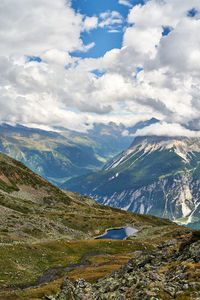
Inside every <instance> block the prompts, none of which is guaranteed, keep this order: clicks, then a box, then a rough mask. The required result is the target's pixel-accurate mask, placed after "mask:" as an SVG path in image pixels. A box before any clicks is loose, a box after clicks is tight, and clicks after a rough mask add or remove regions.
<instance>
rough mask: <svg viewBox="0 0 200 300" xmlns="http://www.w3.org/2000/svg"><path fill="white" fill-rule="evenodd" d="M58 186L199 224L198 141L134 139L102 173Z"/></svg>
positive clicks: (199, 155) (154, 213)
mask: <svg viewBox="0 0 200 300" xmlns="http://www.w3.org/2000/svg"><path fill="white" fill-rule="evenodd" d="M63 188H67V189H69V190H72V191H77V192H80V193H82V194H86V195H90V196H92V197H93V198H94V199H96V200H97V201H98V202H100V203H103V204H107V205H110V206H113V207H119V208H122V209H124V210H129V211H133V212H138V213H147V214H153V215H156V216H160V217H165V218H169V219H171V220H173V221H176V222H179V223H181V224H185V225H188V226H191V227H196V228H200V139H199V138H186V137H174V138H172V137H157V136H149V137H137V138H136V139H135V140H134V142H133V143H132V145H131V146H130V147H129V148H128V149H127V150H126V151H124V152H122V153H121V154H120V155H118V156H117V157H115V158H114V159H113V160H112V161H110V162H109V163H108V164H107V165H106V166H105V168H104V169H103V170H102V171H99V172H96V173H92V174H89V175H87V176H84V177H79V178H76V179H71V180H70V181H68V182H67V183H65V184H63Z"/></svg>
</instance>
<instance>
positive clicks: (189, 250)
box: [47, 233, 200, 300]
mask: <svg viewBox="0 0 200 300" xmlns="http://www.w3.org/2000/svg"><path fill="white" fill-rule="evenodd" d="M180 297H181V298H180ZM182 297H184V298H182ZM187 297H188V298H187ZM47 299H54V300H73V299H74V300H78V299H80V300H86V299H87V300H96V299H97V300H98V299H99V300H106V299H109V300H111V299H113V300H125V299H138V300H141V299H144V300H145V299H150V300H162V299H163V300H165V299H200V234H199V233H194V234H193V235H192V236H186V237H184V238H183V237H177V238H175V239H173V240H170V241H166V242H162V243H161V244H160V245H159V246H158V248H157V249H156V250H154V251H152V252H144V253H142V254H140V255H139V256H138V257H136V258H134V259H131V260H130V261H129V262H128V263H127V264H126V265H124V266H122V267H121V268H120V269H119V270H116V271H113V272H112V273H111V274H110V275H108V276H106V277H104V278H102V279H100V280H98V281H97V282H96V283H94V284H90V283H88V282H86V281H85V280H84V279H79V280H77V281H76V282H75V283H74V284H73V283H72V282H71V281H70V280H69V279H67V278H66V279H65V281H64V282H63V284H62V286H61V292H60V293H58V294H57V295H56V296H55V298H47Z"/></svg>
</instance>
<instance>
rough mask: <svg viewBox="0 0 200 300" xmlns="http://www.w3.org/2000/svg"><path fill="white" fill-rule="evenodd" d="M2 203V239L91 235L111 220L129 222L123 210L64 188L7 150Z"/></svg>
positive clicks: (0, 178) (0, 161)
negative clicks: (27, 165)
mask: <svg viewBox="0 0 200 300" xmlns="http://www.w3.org/2000/svg"><path fill="white" fill-rule="evenodd" d="M0 207H1V209H0V220H1V221H0V241H1V242H2V243H9V242H14V241H15V242H22V241H37V240H42V239H45V240H51V239H54V238H59V237H65V238H68V239H72V238H78V239H81V238H88V237H89V236H92V235H95V234H98V233H99V232H103V231H104V230H105V228H108V227H110V226H112V225H111V224H113V225H114V226H115V225H116V226H118V225H119V224H120V223H121V224H122V223H126V218H125V215H124V214H123V213H122V212H120V211H119V210H113V209H110V208H108V207H104V206H102V205H100V204H98V203H96V202H95V201H94V200H92V199H90V198H87V197H82V196H81V195H78V194H75V193H70V192H64V191H62V190H60V189H59V188H57V187H55V186H53V185H52V184H50V183H49V182H47V181H46V180H45V179H43V178H42V177H40V176H39V175H37V174H35V173H33V172H32V171H31V170H30V169H28V168H27V167H25V166H24V165H23V164H22V163H21V162H18V161H16V160H14V159H12V158H9V157H8V156H6V155H3V154H0ZM115 217H116V221H117V223H116V221H115ZM127 217H128V215H127ZM128 218H131V216H130V215H129V217H128Z"/></svg>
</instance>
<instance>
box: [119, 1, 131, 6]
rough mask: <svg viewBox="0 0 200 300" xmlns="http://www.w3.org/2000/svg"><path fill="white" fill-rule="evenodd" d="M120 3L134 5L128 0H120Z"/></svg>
mask: <svg viewBox="0 0 200 300" xmlns="http://www.w3.org/2000/svg"><path fill="white" fill-rule="evenodd" d="M119 4H121V5H125V6H129V7H132V5H131V4H130V2H129V1H128V0H119Z"/></svg>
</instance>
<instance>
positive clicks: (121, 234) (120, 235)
mask: <svg viewBox="0 0 200 300" xmlns="http://www.w3.org/2000/svg"><path fill="white" fill-rule="evenodd" d="M136 232H138V229H136V228H134V227H131V226H127V227H125V228H121V229H111V230H108V231H107V233H105V234H104V235H102V236H101V237H98V238H97V239H98V240H102V239H112V240H124V239H126V238H127V237H129V236H131V235H134V234H135V233H136Z"/></svg>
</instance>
